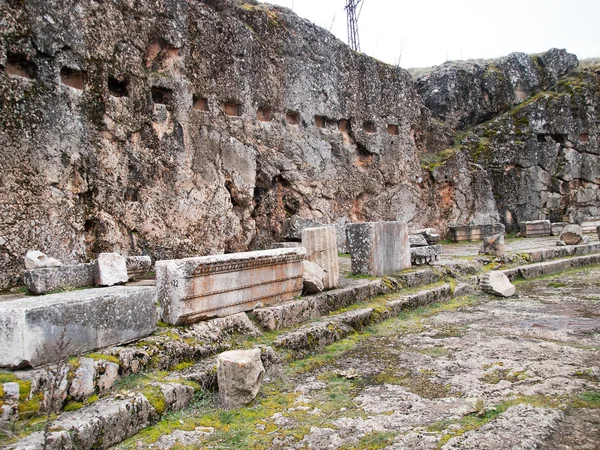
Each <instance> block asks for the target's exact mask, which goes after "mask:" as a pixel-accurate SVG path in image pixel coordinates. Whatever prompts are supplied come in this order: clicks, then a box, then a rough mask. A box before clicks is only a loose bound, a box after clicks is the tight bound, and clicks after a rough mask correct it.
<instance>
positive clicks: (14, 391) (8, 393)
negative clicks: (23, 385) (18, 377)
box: [2, 381, 19, 400]
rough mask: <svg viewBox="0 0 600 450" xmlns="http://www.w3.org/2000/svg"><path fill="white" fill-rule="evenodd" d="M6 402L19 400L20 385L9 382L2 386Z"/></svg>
mask: <svg viewBox="0 0 600 450" xmlns="http://www.w3.org/2000/svg"><path fill="white" fill-rule="evenodd" d="M2 390H3V391H4V398H5V399H6V400H19V383H15V382H12V381H11V382H9V383H4V384H3V385H2Z"/></svg>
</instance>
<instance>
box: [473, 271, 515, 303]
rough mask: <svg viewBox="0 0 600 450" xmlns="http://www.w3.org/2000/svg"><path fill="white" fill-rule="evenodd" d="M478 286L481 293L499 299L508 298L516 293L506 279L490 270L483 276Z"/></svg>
mask: <svg viewBox="0 0 600 450" xmlns="http://www.w3.org/2000/svg"><path fill="white" fill-rule="evenodd" d="M479 284H480V286H481V290H482V291H483V292H485V293H487V294H492V295H497V296H499V297H510V296H511V295H513V294H514V293H515V291H516V287H515V286H514V285H513V284H512V283H511V282H510V280H509V279H508V277H507V276H506V275H504V273H502V272H500V271H497V270H492V271H491V272H488V273H486V274H485V275H483V276H482V277H481V281H480V282H479Z"/></svg>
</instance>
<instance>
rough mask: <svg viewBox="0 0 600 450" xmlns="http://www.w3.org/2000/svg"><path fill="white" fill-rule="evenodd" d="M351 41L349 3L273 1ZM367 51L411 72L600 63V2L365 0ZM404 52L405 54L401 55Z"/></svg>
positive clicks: (363, 40) (361, 26)
mask: <svg viewBox="0 0 600 450" xmlns="http://www.w3.org/2000/svg"><path fill="white" fill-rule="evenodd" d="M267 3H272V4H277V5H281V6H286V7H288V8H293V10H294V11H295V12H296V14H298V15H300V16H302V17H305V18H307V19H308V20H310V21H311V22H314V23H315V24H317V25H319V26H321V27H323V28H326V29H328V30H329V29H330V30H331V32H332V33H333V34H335V35H336V36H337V37H338V38H340V39H341V40H342V41H344V42H347V38H346V12H345V11H344V6H345V4H346V1H345V0H269V1H267ZM358 25H359V35H360V43H361V50H362V51H363V53H366V54H367V55H370V56H373V57H375V58H377V59H380V60H382V61H385V62H387V63H390V64H396V63H397V62H398V58H399V57H400V54H402V58H401V61H400V65H401V66H402V67H405V68H410V67H428V66H432V65H437V64H441V63H443V62H444V61H446V60H452V59H468V58H495V57H498V56H503V55H507V54H508V53H510V52H514V51H520V52H525V53H539V52H543V51H545V50H548V49H550V48H552V47H558V48H566V49H567V51H569V52H571V53H575V54H576V55H577V56H578V57H579V58H580V59H583V58H590V57H600V0H501V1H487V0H412V1H410V2H409V1H401V0H364V3H363V9H362V14H361V16H360V19H359V22H358ZM402 48H403V50H402Z"/></svg>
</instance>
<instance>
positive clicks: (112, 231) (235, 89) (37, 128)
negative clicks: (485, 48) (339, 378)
mask: <svg viewBox="0 0 600 450" xmlns="http://www.w3.org/2000/svg"><path fill="white" fill-rule="evenodd" d="M0 17H1V19H0V98H1V102H0V158H1V160H2V166H1V173H2V177H1V179H0V288H3V287H6V286H10V285H14V284H16V283H18V281H19V276H20V274H21V271H22V256H23V255H24V254H25V252H26V251H27V250H29V249H38V250H41V251H44V252H45V253H47V254H49V255H51V256H53V257H56V258H58V259H61V260H63V261H65V262H75V261H85V260H87V259H89V258H93V257H94V256H95V254H97V253H98V252H101V251H117V252H120V253H122V254H142V253H143V254H149V255H151V256H152V257H153V258H157V259H163V258H173V257H184V256H192V255H202V254H210V253H219V252H231V251H243V250H247V249H256V248H262V247H264V246H266V245H268V244H269V242H271V241H272V240H275V239H277V238H278V237H279V233H280V230H281V223H282V221H283V219H284V218H285V217H287V216H290V215H292V214H299V215H300V216H302V217H305V218H310V219H314V220H317V221H319V222H323V223H346V222H357V221H365V220H396V219H398V220H405V221H407V222H409V223H410V225H411V226H412V227H414V228H416V227H422V226H427V225H433V226H438V227H441V228H443V227H444V226H445V225H446V224H447V223H449V222H459V223H469V222H472V223H489V222H494V221H497V220H499V219H500V216H499V214H498V207H497V205H496V202H497V201H499V202H500V204H501V205H502V206H501V208H500V209H501V211H502V214H503V217H508V216H507V213H506V211H510V212H511V214H512V215H513V216H512V219H511V220H516V218H525V217H524V216H525V215H527V214H530V213H531V214H533V215H536V214H537V215H539V214H542V213H545V211H546V209H547V208H548V206H547V203H548V201H550V200H544V201H543V202H541V203H540V202H538V203H539V205H538V203H535V202H534V201H533V200H531V201H530V202H529V203H528V204H527V205H528V206H526V207H523V208H525V209H523V212H521V210H519V209H518V208H516V207H513V206H511V205H512V203H514V202H522V200H521V197H520V196H522V195H523V193H510V195H512V196H513V197H510V196H509V195H508V194H504V193H503V192H502V191H501V189H503V188H504V187H506V188H507V189H508V185H506V186H505V185H503V184H502V183H503V182H502V180H501V179H500V178H499V177H500V175H501V174H497V173H496V172H494V171H493V170H496V169H495V168H496V167H497V163H496V162H494V161H495V160H494V159H493V158H492V157H491V156H490V157H489V158H488V157H487V156H486V157H485V158H484V157H477V154H476V153H474V150H472V148H471V147H472V146H471V145H470V144H469V143H470V142H471V141H476V140H477V139H476V138H474V137H473V136H477V137H479V136H478V135H477V133H478V131H477V130H475V129H473V132H470V133H468V134H465V139H467V138H469V137H470V139H471V140H470V141H468V142H465V143H464V144H463V141H462V140H460V139H459V141H460V142H457V144H460V145H457V146H454V147H452V145H453V142H454V137H455V136H454V134H455V132H456V129H457V128H459V129H463V128H464V129H467V128H469V127H473V126H475V125H476V124H479V123H480V122H481V120H485V119H487V118H490V117H492V116H494V115H496V114H500V113H502V112H503V111H505V110H508V109H509V108H511V107H512V106H513V105H515V104H518V103H519V102H520V101H522V100H524V103H521V104H520V105H519V106H518V107H517V108H520V111H521V113H520V114H525V113H527V114H545V116H544V117H546V119H545V120H546V123H547V126H546V127H545V128H544V127H543V126H541V125H540V126H539V127H537V128H535V126H537V124H538V122H536V121H534V119H533V117H531V118H530V119H529V123H530V125H528V126H531V127H532V128H531V131H528V132H527V133H529V134H528V136H529V137H530V138H531V146H532V151H535V150H534V149H535V148H538V147H540V146H542V144H543V145H547V147H548V149H549V150H548V151H551V149H552V148H554V147H556V145H555V144H553V143H554V142H555V140H554V138H553V137H552V136H554V135H564V136H566V137H565V138H564V139H563V138H559V140H560V139H562V140H563V144H560V145H561V147H560V148H561V149H563V147H564V149H563V150H559V149H558V148H557V149H556V152H557V154H558V153H560V154H561V155H562V154H564V155H566V156H565V158H567V159H568V158H571V159H573V158H575V159H577V158H579V159H577V161H581V162H577V164H580V166H578V167H582V169H581V170H580V171H579V172H577V173H575V172H573V171H571V172H570V175H565V176H566V177H569V176H571V179H572V180H577V181H568V182H567V181H565V182H566V183H567V184H566V185H564V186H563V185H561V186H562V187H560V188H559V187H556V189H558V191H557V194H558V196H559V197H560V198H559V197H551V198H552V200H551V201H555V202H559V203H560V204H561V205H563V203H564V202H567V203H568V204H571V203H569V202H571V200H565V199H567V198H568V199H570V195H571V194H568V195H564V193H563V191H564V189H566V188H567V187H568V189H570V190H569V193H572V192H573V189H577V192H580V191H581V192H582V193H583V192H588V190H585V189H583V190H582V189H580V186H582V183H583V179H584V177H582V175H581V174H580V172H582V171H586V170H588V168H589V167H591V166H590V165H589V161H588V159H589V158H588V156H589V155H591V154H592V153H593V152H592V150H589V149H590V148H592V147H594V146H595V145H596V144H595V142H596V140H595V139H596V134H595V128H593V127H597V126H598V124H597V117H598V114H597V113H598V112H597V110H593V108H592V109H590V108H591V107H590V106H577V108H576V109H573V108H575V107H574V106H573V101H570V100H569V99H572V98H574V97H572V96H570V97H568V98H567V97H566V94H565V99H564V102H566V103H565V105H566V104H567V103H568V104H569V108H570V109H569V111H572V115H571V116H570V117H571V119H568V120H567V119H565V120H563V119H564V117H565V114H564V111H563V109H561V108H562V107H561V105H558V104H557V105H555V106H553V107H550V105H548V107H547V108H546V109H544V111H543V112H542V111H538V112H536V109H535V108H537V106H536V105H538V102H540V101H542V98H541V97H540V95H537V96H535V97H533V98H535V99H536V100H535V101H532V100H530V99H529V97H528V96H529V95H532V94H536V92H537V90H540V89H549V88H550V87H551V86H553V83H554V82H555V81H556V80H557V79H558V78H559V77H560V76H561V75H562V74H564V73H565V72H566V71H568V70H569V68H571V67H573V66H574V65H575V64H576V59H574V58H573V57H571V56H568V55H567V57H565V54H564V53H560V52H559V53H557V54H556V55H555V56H553V55H554V53H548V54H547V55H546V56H542V55H540V57H539V58H538V60H537V61H538V65H539V67H542V66H543V67H544V68H545V69H544V70H541V69H540V71H538V72H536V71H535V70H538V68H539V67H538V66H536V65H535V64H534V63H532V64H534V65H533V66H532V67H533V69H535V70H534V71H533V72H531V73H529V72H527V71H526V70H525V69H524V68H523V67H525V66H527V67H529V66H528V64H529V63H528V62H523V61H521V60H522V59H523V57H521V56H519V55H518V56H515V57H513V56H510V57H508V58H506V61H505V62H504V63H502V64H500V63H499V64H498V67H500V68H501V69H498V70H499V71H504V70H506V71H507V73H508V74H509V75H507V77H508V78H507V79H505V78H506V77H505V78H502V77H500V76H496V72H495V71H492V72H494V74H493V77H492V78H493V79H494V80H496V81H495V83H497V84H498V85H499V86H500V85H502V86H503V88H502V89H504V90H505V91H506V92H507V96H506V98H504V97H501V96H500V95H495V94H494V95H491V97H490V93H489V92H487V91H485V89H487V88H485V89H484V87H483V86H482V85H481V83H479V79H480V78H481V77H479V76H478V75H476V74H473V75H469V76H468V77H466V78H464V82H461V83H462V84H461V83H458V85H460V86H459V87H460V95H455V94H453V92H454V90H455V87H456V86H457V84H456V83H457V82H456V81H452V80H455V78H456V77H455V76H454V75H452V76H450V75H448V76H446V75H443V73H442V75H441V78H440V80H441V81H440V83H438V84H437V85H441V86H445V87H443V89H445V91H444V92H447V93H448V96H447V97H443V96H440V95H438V93H437V92H434V90H435V89H436V88H435V87H434V83H432V82H430V83H427V82H425V81H424V80H420V81H419V82H418V83H417V84H415V82H414V81H413V80H412V78H411V77H410V75H409V74H408V73H407V72H406V71H404V70H402V69H400V68H397V67H393V66H389V65H386V64H383V63H381V62H378V61H376V60H374V59H372V58H369V57H367V56H365V55H361V54H357V53H354V52H352V51H351V50H350V49H349V48H348V47H347V46H346V45H344V44H343V43H342V42H340V41H339V40H337V39H336V38H334V37H333V36H332V35H331V34H329V33H327V32H326V31H324V30H322V29H320V28H319V27H316V26H314V25H312V24H311V23H309V22H307V21H305V20H303V19H300V18H298V17H297V16H295V15H294V14H293V13H292V12H291V11H289V10H287V9H284V8H278V7H269V6H265V5H259V4H254V3H251V2H246V3H244V2H237V1H233V0H212V1H205V2H201V1H196V2H189V1H187V0H153V1H150V0H135V1H134V0H130V1H122V2H97V1H92V0H84V1H77V2H75V1H64V0H24V1H16V0H8V1H5V2H1V3H0ZM525 59H526V58H525ZM477 67H479V66H477ZM533 69H532V70H533ZM438 70H442V71H446V72H448V73H451V72H452V70H451V68H450V67H446V66H442V67H441V68H440V69H438ZM474 70H475V69H474ZM477 70H480V69H477ZM481 70H483V69H481ZM486 70H487V69H486ZM458 72H459V71H458V69H457V71H456V73H457V74H458ZM534 72H535V73H534ZM436 73H437V72H432V73H431V74H430V80H432V79H434V78H435V77H436V76H437V75H436ZM444 73H445V72H444ZM461 73H462V72H461ZM474 73H475V72H474ZM503 73H504V72H503ZM513 75H514V76H513ZM444 77H445V78H444ZM453 77H454V78H453ZM461 77H462V75H461ZM589 77H590V80H591V77H592V74H589ZM513 78H514V79H518V80H521V81H518V82H516V81H515V82H514V83H513V81H512V80H513ZM461 79H462V78H461ZM507 80H508V81H507ZM523 80H524V81H523ZM586 80H587V79H586ZM590 80H588V81H589V82H591V81H590ZM588 81H582V82H581V83H582V84H583V83H588ZM472 82H473V84H472V85H471V83H472ZM596 82H597V80H596ZM444 83H445V84H444ZM477 83H479V84H477ZM511 83H512V84H511ZM559 83H560V82H559ZM437 85H436V86H437ZM427 86H430V88H428V87H427ZM515 86H517V87H518V88H516V87H515ZM554 86H556V85H554ZM417 87H418V90H417ZM595 88H597V85H596V86H595V87H593V88H591V87H590V88H589V92H590V93H589V94H581V95H582V96H584V95H587V96H588V97H589V96H590V95H597V90H596V91H594V90H593V89H595ZM511 89H512V91H511ZM556 89H558V88H556ZM565 89H567V88H566V87H565ZM582 89H584V88H582ZM585 89H586V92H588V90H587V89H588V88H585ZM521 91H523V92H524V93H521ZM510 92H512V93H513V94H514V95H513V94H510V95H509V93H510ZM553 92H555V91H553ZM593 92H596V94H593ZM555 93H556V97H557V98H558V97H560V95H559V92H558V91H556V92H555ZM463 94H464V95H463ZM486 95H487V98H488V100H485V99H486ZM573 95H575V94H573ZM578 95H579V94H578ZM588 97H586V98H588ZM481 99H483V101H487V102H488V103H489V105H487V104H486V105H487V106H486V107H485V108H483V109H482V107H481ZM594 101H595V100H594ZM436 102H438V103H439V105H441V106H439V107H437V106H436ZM569 102H570V103H569ZM596 104H597V103H594V104H593V105H596ZM593 107H595V106H593ZM429 108H430V109H431V111H430V109H429ZM486 108H487V109H486ZM558 112H560V114H561V115H560V116H557V115H556V114H558ZM575 114H577V116H575ZM594 114H595V115H594ZM505 116H506V117H509V116H510V114H509V112H506V113H504V115H500V116H498V117H497V120H498V121H499V122H498V126H497V128H498V131H499V132H498V135H497V136H496V137H494V138H491V137H488V138H487V139H489V143H490V145H489V148H490V151H489V154H490V155H494V154H496V153H497V154H498V158H500V159H501V160H502V161H505V160H506V161H509V162H507V163H506V164H509V165H510V164H513V165H514V164H515V163H514V162H513V161H512V159H515V158H517V156H513V154H514V155H517V154H518V155H521V153H520V148H521V147H518V146H519V145H524V144H517V139H514V138H511V137H510V136H507V135H505V132H504V131H502V130H503V129H505V128H506V127H508V125H503V124H504V123H505V122H503V121H505V120H508V119H506V118H504V117H505ZM432 117H433V118H432ZM510 117H512V116H510ZM536 117H537V116H536ZM558 117H560V118H561V119H559V118H558ZM586 117H587V119H586ZM536 120H537V119H536ZM585 120H587V121H588V122H589V124H588V122H585V123H586V124H588V125H589V126H587V125H586V126H587V128H585V127H583V125H581V124H582V123H583V122H582V121H585ZM445 122H447V123H445ZM558 122H560V123H563V122H564V126H565V127H570V128H569V131H557V132H556V133H555V128H553V126H550V124H554V123H558ZM484 125H485V124H484ZM484 125H480V127H483V126H484ZM534 125H535V126H534ZM592 125H593V126H592ZM556 126H558V125H556ZM503 127H504V128H503ZM521 128H524V127H521ZM556 129H557V130H558V128H556ZM528 130H529V128H528ZM538 130H541V131H538ZM565 130H566V128H565ZM481 133H484V131H481V132H480V134H481ZM557 133H558V134H557ZM586 134H587V142H586V143H585V146H584V145H583V142H582V141H581V140H579V138H580V137H581V139H586V138H585V135H586ZM539 135H543V139H544V143H542V142H538V140H539V139H542V138H540V137H539ZM580 135H581V136H580ZM482 136H483V135H482ZM546 136H547V137H546ZM483 137H485V136H483ZM567 140H568V141H569V142H571V143H572V144H573V145H572V146H570V147H569V146H568V145H569V144H568V143H567ZM518 142H521V140H519V141H518ZM522 142H525V141H522ZM527 142H529V140H528V141H527ZM580 142H581V144H580ZM528 145H529V144H528ZM511 146H512V147H511ZM553 146H554V147H553ZM507 147H510V148H509V149H507V150H506V155H507V156H506V157H504V158H502V157H501V156H500V154H501V153H502V152H504V151H505V148H507ZM544 148H546V147H544ZM595 148H597V146H596V147H595ZM578 150H580V151H581V152H583V153H580V151H578ZM552 151H554V150H552ZM511 152H512V153H511ZM485 155H488V153H485ZM586 155H587V156H586ZM519 157H520V156H519ZM511 158H512V159H511ZM585 158H588V159H585ZM569 161H570V160H569ZM595 161H597V160H595ZM559 162H560V161H559ZM503 164H504V163H503ZM503 167H504V166H503ZM556 167H557V169H556V170H563V169H564V165H560V164H559V163H558V162H557V165H556ZM559 167H561V169H559ZM583 167H586V169H583ZM538 168H540V166H539V165H536V164H534V165H532V166H531V167H530V166H527V167H523V168H521V167H520V166H519V167H517V166H515V169H514V170H516V171H517V172H518V173H519V177H520V178H518V180H520V181H518V182H519V183H521V184H520V185H519V186H525V185H527V183H530V184H531V183H533V184H534V185H535V187H536V189H538V190H537V191H535V192H542V189H546V188H545V187H544V186H546V184H544V186H542V185H541V184H539V183H541V182H540V179H539V177H538V170H541V168H540V169H538ZM529 169H531V171H530V172H531V173H530V172H527V170H529ZM503 170H505V169H503ZM510 170H512V169H510ZM510 170H509V171H510ZM503 173H504V172H503ZM506 173H508V172H506ZM515 173H516V172H515ZM586 173H587V172H586ZM490 174H491V176H490ZM590 176H591V175H590ZM550 178H552V176H550ZM511 180H512V178H511ZM516 182H517V181H515V183H516ZM536 183H537V184H536ZM578 183H579V184H578ZM586 183H587V182H586ZM538 184H539V186H538ZM549 185H552V186H553V187H552V189H554V184H552V183H549ZM492 186H493V187H494V191H492ZM557 186H558V185H557ZM561 189H562V190H561ZM552 192H554V191H552ZM590 192H591V191H590ZM493 193H494V194H495V195H496V199H495V198H494V195H493ZM582 195H583V194H582ZM585 195H587V194H585ZM505 197H506V198H505ZM513 198H514V200H513ZM549 198H550V197H549ZM536 201H537V200H536ZM581 201H582V202H583V201H584V200H583V199H582V200H581ZM586 201H587V202H588V203H585V202H584V203H585V204H591V203H594V202H595V201H596V200H586ZM506 202H508V203H506ZM561 202H562V203H561ZM584 203H581V202H580V203H578V205H580V204H584ZM530 204H531V205H534V206H531V207H530V206H529V205H530ZM565 204H566V203H565ZM519 205H521V204H520V203H519ZM519 207H521V206H519ZM561 207H562V206H561ZM527 208H529V209H527ZM588 210H589V212H590V213H591V212H593V207H589V208H588V209H587V210H586V212H587V211H588ZM577 211H580V212H581V211H583V210H580V209H577ZM538 212H539V214H538ZM534 213H535V214H534ZM535 218H537V217H535Z"/></svg>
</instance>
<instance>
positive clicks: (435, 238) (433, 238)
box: [413, 228, 442, 245]
mask: <svg viewBox="0 0 600 450" xmlns="http://www.w3.org/2000/svg"><path fill="white" fill-rule="evenodd" d="M413 234H422V235H423V237H424V238H425V239H426V240H427V243H428V244H429V245H435V244H437V243H438V242H440V240H441V239H442V236H441V235H440V233H439V232H438V231H437V230H436V229H435V228H421V229H420V230H415V232H414V233H413Z"/></svg>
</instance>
